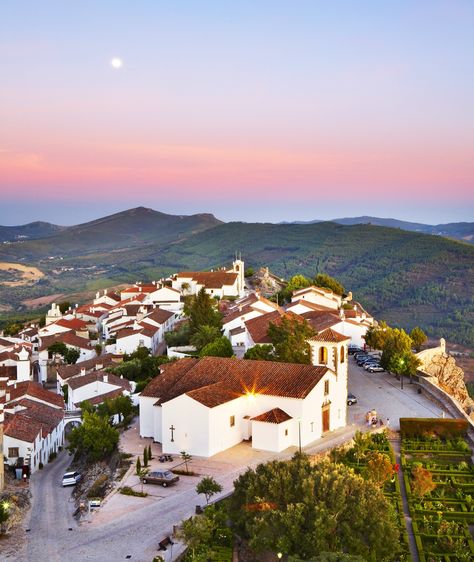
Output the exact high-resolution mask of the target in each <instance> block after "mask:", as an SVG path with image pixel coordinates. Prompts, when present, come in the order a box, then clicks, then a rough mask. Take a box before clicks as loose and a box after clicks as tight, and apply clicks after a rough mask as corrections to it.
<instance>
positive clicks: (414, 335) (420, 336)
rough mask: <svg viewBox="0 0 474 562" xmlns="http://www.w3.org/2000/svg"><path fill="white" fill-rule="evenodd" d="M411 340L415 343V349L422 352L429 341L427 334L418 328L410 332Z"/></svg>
mask: <svg viewBox="0 0 474 562" xmlns="http://www.w3.org/2000/svg"><path fill="white" fill-rule="evenodd" d="M410 338H411V341H412V342H413V347H414V348H415V349H416V351H420V350H421V346H422V345H423V344H424V343H425V342H426V340H427V339H428V338H427V337H426V334H425V332H423V330H422V329H421V328H419V327H418V326H415V327H414V328H413V330H412V331H411V332H410Z"/></svg>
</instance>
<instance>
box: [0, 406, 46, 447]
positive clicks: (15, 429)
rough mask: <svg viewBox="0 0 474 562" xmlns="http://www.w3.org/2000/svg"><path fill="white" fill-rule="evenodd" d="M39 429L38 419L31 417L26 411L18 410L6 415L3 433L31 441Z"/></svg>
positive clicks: (20, 439)
mask: <svg viewBox="0 0 474 562" xmlns="http://www.w3.org/2000/svg"><path fill="white" fill-rule="evenodd" d="M41 431H42V425H41V423H40V422H39V421H36V420H35V419H32V418H31V417H30V416H28V415H27V413H26V412H18V413H16V414H14V415H12V416H8V421H6V423H5V427H4V430H3V433H4V435H5V436H8V437H12V438H13V439H18V440H19V441H25V442H26V443H33V442H34V441H35V440H36V438H37V436H38V434H39V433H41Z"/></svg>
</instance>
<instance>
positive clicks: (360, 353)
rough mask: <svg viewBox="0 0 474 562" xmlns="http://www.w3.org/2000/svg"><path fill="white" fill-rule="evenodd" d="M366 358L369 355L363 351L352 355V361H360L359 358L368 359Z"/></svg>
mask: <svg viewBox="0 0 474 562" xmlns="http://www.w3.org/2000/svg"><path fill="white" fill-rule="evenodd" d="M368 356H369V354H368V353H366V352H365V351H359V352H357V353H354V359H355V360H357V359H360V358H361V357H368Z"/></svg>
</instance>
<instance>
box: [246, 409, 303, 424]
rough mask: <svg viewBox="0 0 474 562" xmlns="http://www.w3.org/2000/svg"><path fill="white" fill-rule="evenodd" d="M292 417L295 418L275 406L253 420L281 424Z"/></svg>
mask: <svg viewBox="0 0 474 562" xmlns="http://www.w3.org/2000/svg"><path fill="white" fill-rule="evenodd" d="M291 419H293V418H292V417H291V416H290V415H289V414H287V413H286V412H284V411H283V410H281V409H280V408H273V410H269V411H268V412H265V413H263V414H260V415H259V416H255V417H254V418H252V421H258V422H265V423H276V424H280V423H283V422H286V421H288V420H291Z"/></svg>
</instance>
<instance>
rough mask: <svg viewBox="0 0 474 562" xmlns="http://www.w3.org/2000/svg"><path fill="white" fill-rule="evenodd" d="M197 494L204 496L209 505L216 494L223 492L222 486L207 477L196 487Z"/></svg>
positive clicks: (210, 477)
mask: <svg viewBox="0 0 474 562" xmlns="http://www.w3.org/2000/svg"><path fill="white" fill-rule="evenodd" d="M196 492H197V493H198V494H204V496H205V498H206V503H207V504H208V503H209V500H210V499H211V498H212V496H213V495H214V494H218V493H219V492H222V486H221V485H220V484H219V483H218V482H216V481H215V480H214V478H213V477H212V476H205V477H204V478H203V479H202V480H201V482H199V484H198V485H197V486H196Z"/></svg>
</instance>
